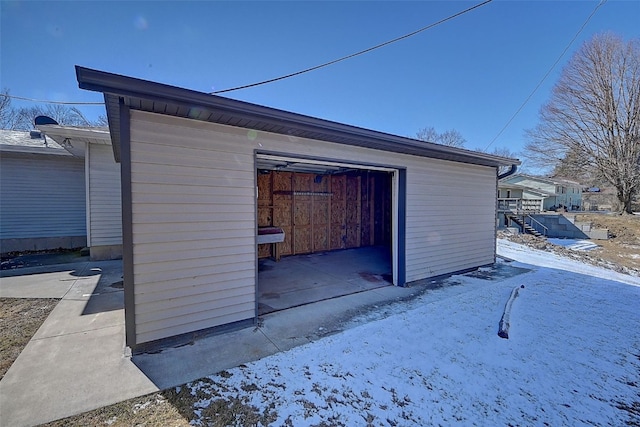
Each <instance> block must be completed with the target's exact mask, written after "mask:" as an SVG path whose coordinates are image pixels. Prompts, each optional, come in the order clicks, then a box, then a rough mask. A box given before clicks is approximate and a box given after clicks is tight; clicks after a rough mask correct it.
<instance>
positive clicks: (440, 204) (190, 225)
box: [131, 111, 496, 343]
mask: <svg viewBox="0 0 640 427" xmlns="http://www.w3.org/2000/svg"><path fill="white" fill-rule="evenodd" d="M256 149H258V150H263V151H269V152H276V153H287V154H289V155H294V156H295V155H300V156H306V157H308V156H313V157H318V158H326V159H334V160H342V161H351V162H356V163H363V164H367V163H370V164H377V165H388V166H397V167H406V168H407V228H406V274H407V281H414V280H418V279H423V278H426V277H431V276H436V275H440V274H446V273H450V272H453V271H459V270H461V269H465V268H471V267H477V266H479V265H483V264H488V263H491V262H493V261H494V254H495V234H494V232H495V207H496V170H495V168H490V167H482V166H474V165H467V164H459V163H455V162H448V161H442V160H435V159H428V158H424V157H417V156H410V155H403V154H396V153H390V152H384V151H378V150H372V149H367V148H360V147H349V146H345V145H340V144H335V143H329V142H323V141H316V140H310V139H303V138H295V137H288V136H284V135H278V134H269V133H264V132H258V133H256V132H254V131H249V130H247V129H242V128H236V127H230V126H223V125H217V124H212V123H205V122H200V121H194V120H188V119H181V118H175V117H170V116H165V115H158V114H152V113H146V112H138V111H131V162H132V165H131V169H132V204H133V221H132V222H133V223H132V228H133V252H134V257H133V258H134V262H133V263H134V283H135V286H134V289H135V315H136V341H137V342H138V343H143V342H148V341H151V340H155V339H159V338H164V337H169V336H172V335H176V334H180V333H185V332H191V331H195V330H198V329H203V328H209V327H214V326H218V325H222V324H226V323H230V322H234V321H239V320H244V319H249V318H253V317H254V316H255V277H256V273H255V268H256V265H255V259H256V253H255V252H256V247H255V236H254V233H255V227H256V225H255V215H256V213H255V212H256V211H255V210H256V207H255V203H256V202H255V197H256V195H255V191H256V190H255V185H256V184H255V173H256V172H255V170H254V150H256Z"/></svg>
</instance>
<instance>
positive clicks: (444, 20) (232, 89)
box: [210, 0, 493, 95]
mask: <svg viewBox="0 0 640 427" xmlns="http://www.w3.org/2000/svg"><path fill="white" fill-rule="evenodd" d="M492 1H493V0H486V1H484V2H482V3H478V4H477V5H475V6H472V7H470V8H468V9H465V10H463V11H461V12H458V13H455V14H453V15H451V16H449V17H447V18H444V19H441V20H440V21H438V22H435V23H433V24H429V25H427V26H426V27H422V28H420V29H418V30H416V31H413V32H411V33H409V34H405V35H403V36H400V37H396V38H395V39H392V40H389V41H386V42H384V43H380V44H377V45H375V46H372V47H370V48H368V49H364V50H361V51H359V52H356V53H352V54H350V55H347V56H343V57H342V58H338V59H334V60H333V61H329V62H325V63H324V64H320V65H316V66H314V67H311V68H307V69H304V70H301V71H296V72H295V73H291V74H287V75H284V76H280V77H275V78H273V79H268V80H263V81H261V82H257V83H251V84H247V85H242V86H237V87H232V88H229V89H222V90H216V91H214V92H211V93H210V94H211V95H214V94H218V93H225V92H231V91H234V90H240V89H247V88H250V87H255V86H260V85H264V84H267V83H273V82H277V81H279V80H284V79H288V78H290V77H295V76H299V75H300V74H304V73H308V72H310V71H315V70H318V69H320V68H324V67H328V66H329V65H333V64H336V63H338V62H341V61H345V60H347V59H351V58H353V57H356V56H359V55H363V54H365V53H368V52H371V51H372V50H376V49H379V48H381V47H384V46H387V45H390V44H392V43H396V42H398V41H400V40H404V39H407V38H409V37H412V36H415V35H416V34H418V33H421V32H423V31H426V30H428V29H430V28H433V27H436V26H438V25H440V24H443V23H445V22H447V21H450V20H452V19H454V18H457V17H458V16H461V15H464V14H465V13H467V12H471V11H472V10H474V9H477V8H479V7H482V6H484V5H486V4H488V3H491V2H492Z"/></svg>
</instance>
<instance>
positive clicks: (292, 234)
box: [258, 171, 391, 258]
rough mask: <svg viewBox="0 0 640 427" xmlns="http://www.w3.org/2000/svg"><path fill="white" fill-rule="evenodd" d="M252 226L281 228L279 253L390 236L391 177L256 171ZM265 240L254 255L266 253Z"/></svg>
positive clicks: (352, 244) (365, 243)
mask: <svg viewBox="0 0 640 427" xmlns="http://www.w3.org/2000/svg"><path fill="white" fill-rule="evenodd" d="M258 226H259V227H263V226H277V227H281V228H282V229H283V230H284V232H285V240H284V242H282V243H277V245H279V247H278V249H279V252H280V255H281V256H286V255H298V254H309V253H314V252H322V251H329V250H337V249H347V248H358V247H361V246H371V245H387V244H389V241H390V238H391V177H390V175H389V174H387V173H383V172H373V171H359V172H349V173H345V174H336V175H328V174H325V175H319V174H311V173H297V172H278V171H260V172H259V173H258ZM272 251H273V247H272V245H270V244H266V245H258V256H259V257H261V258H263V257H269V256H272V255H273V253H272Z"/></svg>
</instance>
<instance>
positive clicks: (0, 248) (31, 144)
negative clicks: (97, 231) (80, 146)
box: [0, 130, 87, 254]
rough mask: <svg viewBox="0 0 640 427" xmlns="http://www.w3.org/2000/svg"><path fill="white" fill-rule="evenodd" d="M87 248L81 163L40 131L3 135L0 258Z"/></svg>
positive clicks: (0, 141) (0, 146)
mask: <svg viewBox="0 0 640 427" xmlns="http://www.w3.org/2000/svg"><path fill="white" fill-rule="evenodd" d="M86 243H87V231H86V225H85V185H84V162H83V161H82V159H77V158H75V157H73V156H72V155H71V154H69V153H68V152H67V151H65V150H64V149H63V148H62V147H61V146H60V145H58V144H57V143H56V142H54V141H53V140H52V139H50V138H44V137H43V136H42V134H41V133H40V132H39V131H31V132H24V131H12V130H0V252H2V253H3V254H6V253H8V252H15V251H38V250H47V249H58V248H65V249H70V248H81V247H84V246H85V245H86Z"/></svg>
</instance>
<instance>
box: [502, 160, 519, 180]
mask: <svg viewBox="0 0 640 427" xmlns="http://www.w3.org/2000/svg"><path fill="white" fill-rule="evenodd" d="M517 170H518V165H516V164H515V163H514V164H512V165H511V167H510V168H509V170H508V171H506V172H505V173H503V174H500V175H498V179H499V180H500V179H502V178H506V177H508V176H511V175H513V174H514V173H516V171H517Z"/></svg>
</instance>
